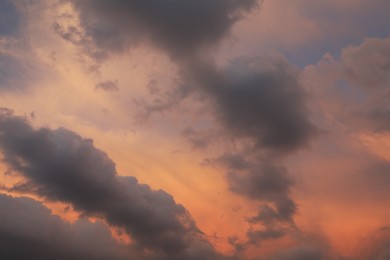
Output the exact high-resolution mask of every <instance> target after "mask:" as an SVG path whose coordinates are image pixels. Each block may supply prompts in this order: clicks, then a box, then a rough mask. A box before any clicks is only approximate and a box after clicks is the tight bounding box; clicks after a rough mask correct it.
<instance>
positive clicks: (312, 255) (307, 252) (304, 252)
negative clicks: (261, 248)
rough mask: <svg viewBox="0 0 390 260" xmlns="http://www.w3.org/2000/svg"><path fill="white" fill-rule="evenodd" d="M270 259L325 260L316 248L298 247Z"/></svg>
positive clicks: (282, 251) (281, 252)
mask: <svg viewBox="0 0 390 260" xmlns="http://www.w3.org/2000/svg"><path fill="white" fill-rule="evenodd" d="M271 259H274V260H321V259H325V255H324V254H323V252H322V251H321V250H320V249H319V248H316V247H309V246H300V247H293V248H288V249H285V250H281V251H280V252H278V253H277V254H275V255H274V256H273V257H272V258H271Z"/></svg>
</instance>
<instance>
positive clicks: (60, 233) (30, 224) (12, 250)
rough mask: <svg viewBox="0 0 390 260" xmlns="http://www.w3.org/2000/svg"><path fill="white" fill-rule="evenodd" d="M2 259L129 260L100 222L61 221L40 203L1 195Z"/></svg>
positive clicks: (0, 232) (0, 235)
mask: <svg viewBox="0 0 390 260" xmlns="http://www.w3.org/2000/svg"><path fill="white" fill-rule="evenodd" d="M0 208H1V211H0V258H1V259H67V260H70V259H96V260H97V259H101V260H103V259H118V260H119V259H128V256H129V255H130V254H129V251H128V249H126V247H125V246H124V245H121V244H119V243H118V242H117V241H115V240H114V239H113V238H112V237H111V233H110V230H109V228H108V226H107V225H105V224H103V223H101V222H95V223H92V222H89V221H87V220H81V219H80V220H78V221H76V222H75V223H73V224H70V223H68V222H65V221H63V220H62V219H61V218H59V217H58V216H54V215H52V213H51V211H50V210H49V209H48V208H46V207H45V206H43V205H42V204H41V203H40V202H37V201H35V200H32V199H29V198H14V197H11V196H7V195H4V194H0Z"/></svg>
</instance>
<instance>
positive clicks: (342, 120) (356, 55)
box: [303, 37, 390, 133]
mask: <svg viewBox="0 0 390 260" xmlns="http://www.w3.org/2000/svg"><path fill="white" fill-rule="evenodd" d="M389 53H390V38H389V37H388V38H366V39H365V40H364V41H363V42H361V43H360V44H358V45H349V46H347V47H345V48H344V49H342V51H341V57H340V58H339V59H335V58H333V57H332V56H331V55H329V54H327V55H325V56H324V57H323V59H322V60H321V61H320V62H318V64H317V65H316V66H308V67H307V68H306V69H305V73H304V76H303V77H304V78H306V80H308V82H310V81H311V82H310V83H309V84H308V85H307V86H308V88H310V91H311V92H312V93H316V92H317V93H316V94H315V95H313V98H314V99H313V100H314V101H315V102H316V103H317V104H316V105H318V104H322V105H321V106H323V112H322V113H324V114H327V117H329V116H331V117H332V120H336V121H338V123H339V124H341V125H343V126H344V127H345V128H346V129H349V130H350V131H353V132H362V131H368V132H373V133H387V132H389V130H390V124H389V122H390V105H389V102H388V100H389V98H390V91H389V88H388V86H389V84H390V77H389V76H388V75H389V72H390V65H389V64H390V59H389ZM313 72H314V73H313ZM313 75H315V76H314V77H313ZM317 116H318V115H317ZM322 123H324V120H323V122H322ZM325 123H326V122H325Z"/></svg>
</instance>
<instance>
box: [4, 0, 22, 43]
mask: <svg viewBox="0 0 390 260" xmlns="http://www.w3.org/2000/svg"><path fill="white" fill-rule="evenodd" d="M20 23H21V21H20V14H19V11H18V10H17V8H16V6H15V5H14V2H13V1H10V0H5V1H1V2H0V37H3V36H13V35H15V34H17V33H18V32H19V28H20Z"/></svg>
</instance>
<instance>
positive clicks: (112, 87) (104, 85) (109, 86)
mask: <svg viewBox="0 0 390 260" xmlns="http://www.w3.org/2000/svg"><path fill="white" fill-rule="evenodd" d="M95 89H101V90H104V91H118V90H119V88H118V81H116V80H107V81H103V82H100V83H98V84H97V85H96V86H95Z"/></svg>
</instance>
